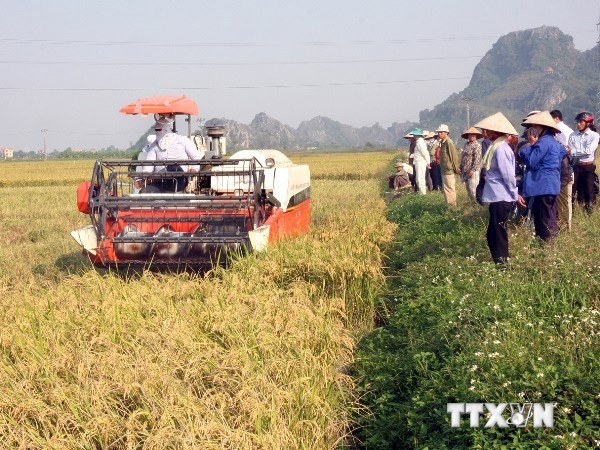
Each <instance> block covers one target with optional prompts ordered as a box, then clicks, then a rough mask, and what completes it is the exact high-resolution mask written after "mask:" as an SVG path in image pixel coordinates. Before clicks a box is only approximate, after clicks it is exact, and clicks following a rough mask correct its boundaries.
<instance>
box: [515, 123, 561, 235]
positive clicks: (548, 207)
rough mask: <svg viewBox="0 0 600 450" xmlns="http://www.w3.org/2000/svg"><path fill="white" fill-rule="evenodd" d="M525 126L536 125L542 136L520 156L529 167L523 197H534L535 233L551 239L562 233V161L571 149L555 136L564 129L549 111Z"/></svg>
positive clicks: (524, 179) (524, 124)
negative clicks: (559, 214) (559, 200)
mask: <svg viewBox="0 0 600 450" xmlns="http://www.w3.org/2000/svg"><path fill="white" fill-rule="evenodd" d="M522 125H523V126H525V127H528V128H529V127H531V128H534V129H535V130H536V131H538V133H539V136H540V137H539V139H538V141H537V142H536V143H535V144H533V145H531V146H528V147H526V148H523V149H521V151H520V152H519V156H520V157H521V159H522V160H523V162H524V163H525V165H526V167H527V168H526V171H525V176H524V178H523V196H524V197H529V198H530V199H531V200H533V206H532V208H531V212H532V214H533V223H534V225H535V234H536V235H537V236H539V237H540V238H542V239H543V240H544V241H548V240H550V239H553V238H554V237H556V234H557V232H558V223H557V220H556V218H557V202H556V198H557V196H558V193H559V192H560V163H561V161H562V159H563V157H564V156H565V155H566V154H567V152H566V151H565V148H564V147H563V146H562V145H560V144H559V143H558V141H557V140H556V139H555V138H554V134H555V133H559V132H560V129H559V128H558V126H557V125H556V123H555V122H554V119H552V116H551V115H550V113H549V112H548V111H542V112H540V113H538V114H534V115H532V116H529V117H527V119H525V121H524V122H523V123H522Z"/></svg>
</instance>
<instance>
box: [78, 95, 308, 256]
mask: <svg viewBox="0 0 600 450" xmlns="http://www.w3.org/2000/svg"><path fill="white" fill-rule="evenodd" d="M121 112H124V113H126V114H149V113H153V114H159V115H164V114H173V115H174V116H175V117H176V116H177V115H178V114H187V115H188V117H187V120H188V123H190V116H191V114H197V113H198V110H197V106H196V104H195V103H194V102H193V101H191V100H189V99H187V98H186V97H152V98H149V99H142V100H138V101H137V102H134V103H132V104H129V105H126V106H125V107H123V108H121ZM190 131H191V130H189V128H188V136H190V135H191V133H190ZM225 131H226V130H225V128H224V127H223V126H221V125H218V124H216V125H214V124H213V125H210V126H207V127H206V135H205V136H204V135H202V134H198V133H197V134H195V135H191V142H193V143H194V145H195V146H196V148H197V149H198V151H199V153H200V155H202V156H201V157H199V159H194V160H190V159H168V160H167V159H161V160H155V159H153V160H145V159H143V158H142V159H140V160H98V161H96V163H95V164H94V168H93V172H92V177H91V180H90V181H88V182H83V183H80V185H79V186H78V190H77V205H78V209H79V211H81V212H82V213H85V214H88V215H89V217H90V220H91V224H90V225H88V226H85V227H82V228H80V229H78V230H75V231H73V232H71V235H72V236H73V238H74V239H75V240H76V241H77V242H78V243H79V244H80V245H81V247H82V249H83V252H84V254H86V255H87V256H88V257H89V259H90V260H91V261H92V263H94V264H95V265H98V266H118V265H119V264H122V265H131V264H134V265H146V266H147V265H152V266H153V267H157V266H158V267H160V266H165V265H166V266H192V267H196V266H206V265H208V264H210V265H212V264H215V263H218V262H224V261H225V260H226V259H227V256H228V255H229V254H230V253H232V252H235V253H237V252H245V251H261V250H264V249H265V248H266V247H267V245H268V244H269V243H273V242H275V241H277V240H279V239H281V238H282V237H284V236H292V235H296V234H300V233H305V232H306V231H307V229H308V225H309V221H310V170H309V168H308V166H307V165H298V164H293V163H292V162H291V161H290V160H289V159H288V158H287V157H286V156H285V155H284V154H283V153H281V152H280V151H277V150H242V151H238V152H236V153H234V154H233V155H231V156H230V157H229V158H225V155H226V140H225Z"/></svg>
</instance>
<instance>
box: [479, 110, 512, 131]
mask: <svg viewBox="0 0 600 450" xmlns="http://www.w3.org/2000/svg"><path fill="white" fill-rule="evenodd" d="M474 126H475V127H477V128H482V129H484V130H492V131H496V132H498V133H502V134H516V135H518V134H519V133H517V130H515V127H513V125H512V123H510V122H509V120H508V119H507V118H506V117H504V114H502V113H501V112H497V113H496V114H492V115H491V116H488V117H486V118H485V119H483V120H480V121H479V122H477V123H476V124H475V125H474Z"/></svg>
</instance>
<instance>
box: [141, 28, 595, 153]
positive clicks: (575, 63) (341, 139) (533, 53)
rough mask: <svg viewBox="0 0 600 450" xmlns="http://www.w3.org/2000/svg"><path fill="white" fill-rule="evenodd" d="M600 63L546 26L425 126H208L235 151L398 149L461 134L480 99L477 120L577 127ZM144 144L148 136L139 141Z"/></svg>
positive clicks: (498, 51) (486, 67) (505, 50)
mask: <svg viewBox="0 0 600 450" xmlns="http://www.w3.org/2000/svg"><path fill="white" fill-rule="evenodd" d="M599 60H600V46H599V45H597V46H596V47H594V48H593V49H591V50H588V51H585V52H580V51H579V50H577V49H575V46H574V45H573V38H572V37H571V36H568V35H566V34H564V33H563V32H561V31H560V30H559V29H558V28H556V27H546V26H544V27H540V28H535V29H530V30H523V31H515V32H512V33H509V34H507V35H505V36H502V37H501V38H499V39H498V41H497V42H496V43H495V44H494V45H493V46H492V48H491V49H490V50H489V51H488V52H487V53H486V55H485V56H484V57H483V58H482V59H481V61H480V62H479V63H478V64H477V66H476V67H475V70H474V71H473V76H472V78H471V81H470V83H469V85H468V86H467V87H466V88H465V89H464V90H462V91H461V92H458V93H455V94H452V95H451V96H450V97H448V98H447V99H446V100H444V101H443V102H442V103H440V104H439V105H437V106H435V107H434V108H433V109H431V110H429V109H426V110H424V111H421V112H420V114H419V118H420V120H419V123H418V124H417V123H414V122H402V123H397V122H395V123H393V124H392V125H391V126H390V127H388V128H383V127H382V126H380V125H379V124H378V123H375V124H374V125H372V126H368V127H367V126H364V127H360V128H356V127H353V126H350V125H345V124H343V123H340V122H337V121H335V120H332V119H330V118H328V117H322V116H317V117H314V118H312V119H310V120H306V121H304V122H302V123H301V124H300V125H299V126H298V128H297V129H294V128H292V127H290V126H288V125H285V124H283V123H281V122H279V121H278V120H276V119H274V118H272V117H269V116H267V115H266V114H265V113H259V114H257V115H256V116H255V117H254V119H253V120H252V122H250V124H248V125H246V124H243V123H239V122H236V121H234V120H229V119H225V118H213V119H210V120H209V121H207V123H206V124H207V125H209V124H214V123H221V124H223V125H224V126H225V127H226V137H227V139H228V148H230V149H231V150H237V149H246V148H278V149H282V150H288V151H295V150H302V149H307V148H319V149H320V148H327V149H336V148H339V149H348V148H364V147H387V148H394V147H400V146H405V145H406V141H405V140H404V139H403V136H404V135H405V134H406V133H407V132H408V131H410V130H411V129H412V128H414V127H415V126H417V125H418V126H420V127H421V128H423V129H427V130H435V129H436V128H437V126H438V125H440V124H441V123H445V124H447V125H448V126H449V127H450V131H451V136H452V137H453V138H455V139H456V138H459V136H460V134H461V133H462V132H463V131H464V130H465V129H466V128H467V120H466V119H467V118H466V116H467V115H466V102H465V101H464V98H465V97H468V98H470V99H472V100H470V102H469V104H470V107H471V109H470V124H471V125H473V124H474V123H476V122H477V121H478V120H480V119H482V118H483V117H485V116H488V115H490V114H493V113H495V112H497V111H502V112H503V113H504V114H505V115H506V116H507V117H508V118H509V120H510V121H511V122H512V123H513V125H515V127H516V128H517V130H520V123H521V119H522V118H523V117H524V116H525V115H526V114H527V113H528V112H529V111H532V110H537V109H539V110H552V109H560V110H561V111H562V113H563V116H564V119H565V122H566V123H567V124H569V125H570V126H571V127H572V128H574V124H573V119H574V117H575V115H577V113H578V112H580V111H582V110H589V111H594V110H595V109H596V101H597V100H596V99H597V97H596V95H597V90H598V80H599V77H600V75H599V69H598V61H599ZM441 75H443V74H441ZM150 132H151V130H149V131H148V133H146V134H149V133H150ZM459 139H460V138H459ZM144 143H145V135H144V136H142V137H141V138H140V140H139V141H138V143H136V146H138V145H141V146H143V144H144Z"/></svg>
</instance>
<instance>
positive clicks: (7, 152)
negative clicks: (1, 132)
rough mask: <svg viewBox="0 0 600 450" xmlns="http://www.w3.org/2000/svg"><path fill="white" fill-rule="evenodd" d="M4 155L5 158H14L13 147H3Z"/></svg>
mask: <svg viewBox="0 0 600 450" xmlns="http://www.w3.org/2000/svg"><path fill="white" fill-rule="evenodd" d="M2 157H3V158H4V159H12V158H13V157H14V154H13V149H12V148H8V147H7V148H4V149H2Z"/></svg>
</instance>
